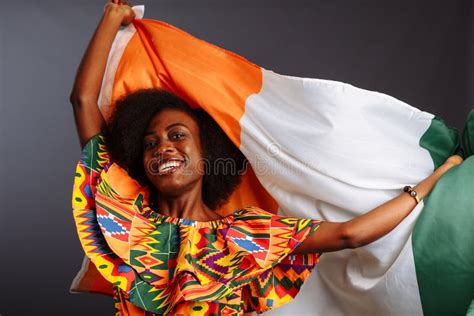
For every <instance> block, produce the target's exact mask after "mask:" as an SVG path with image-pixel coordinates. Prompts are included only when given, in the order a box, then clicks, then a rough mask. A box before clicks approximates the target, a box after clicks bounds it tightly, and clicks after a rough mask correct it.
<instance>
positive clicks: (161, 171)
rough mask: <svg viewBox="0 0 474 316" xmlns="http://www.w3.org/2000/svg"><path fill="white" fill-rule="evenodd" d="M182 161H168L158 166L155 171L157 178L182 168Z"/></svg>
mask: <svg viewBox="0 0 474 316" xmlns="http://www.w3.org/2000/svg"><path fill="white" fill-rule="evenodd" d="M184 163H185V161H184V159H169V160H166V161H164V162H162V163H160V164H159V165H158V168H157V171H158V173H157V174H158V175H159V176H163V175H169V174H172V173H175V172H176V171H178V170H179V169H182V167H184Z"/></svg>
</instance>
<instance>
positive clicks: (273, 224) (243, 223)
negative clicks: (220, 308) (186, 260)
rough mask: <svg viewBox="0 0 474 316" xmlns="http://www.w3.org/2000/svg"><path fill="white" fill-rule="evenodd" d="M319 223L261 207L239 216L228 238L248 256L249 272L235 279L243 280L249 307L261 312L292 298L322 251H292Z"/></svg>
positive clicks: (245, 302) (243, 291)
mask: <svg viewBox="0 0 474 316" xmlns="http://www.w3.org/2000/svg"><path fill="white" fill-rule="evenodd" d="M320 223H321V221H318V220H313V219H302V218H293V217H284V216H279V215H275V214H271V213H268V212H265V211H263V210H261V209H258V208H248V209H245V211H244V212H243V213H242V215H240V216H238V217H237V218H236V220H235V221H234V223H233V224H232V226H231V228H230V229H229V232H228V233H227V238H226V239H227V241H228V245H229V247H232V248H234V249H233V251H234V252H237V253H240V255H242V256H243V257H244V258H245V259H243V260H242V263H243V266H242V269H243V270H245V271H246V272H245V273H244V274H242V275H240V276H239V277H238V278H236V279H235V280H233V282H232V283H234V284H236V285H237V284H243V287H242V299H243V301H244V305H245V307H244V308H245V310H246V311H256V312H258V313H261V312H265V311H268V310H270V309H273V308H277V307H279V306H281V305H283V304H286V303H288V302H290V301H291V300H293V298H294V297H295V296H296V294H297V293H298V292H299V290H300V287H301V286H302V284H303V283H304V281H305V280H306V279H307V278H308V277H309V275H310V274H311V271H312V269H313V268H314V266H315V265H316V263H317V262H318V260H319V255H320V254H317V253H313V254H291V253H292V252H293V251H294V250H295V249H296V248H297V247H298V246H299V245H300V244H301V242H303V241H304V240H305V239H306V238H308V237H309V236H310V234H312V233H313V232H315V231H316V230H317V229H318V227H319V224H320ZM242 253H245V254H242ZM244 265H246V266H244Z"/></svg>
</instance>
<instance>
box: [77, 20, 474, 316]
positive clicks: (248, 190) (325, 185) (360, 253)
mask: <svg viewBox="0 0 474 316" xmlns="http://www.w3.org/2000/svg"><path fill="white" fill-rule="evenodd" d="M137 12H138V11H137ZM153 87H154V88H164V89H166V90H168V91H171V92H173V93H175V94H177V95H179V96H180V97H182V98H183V99H184V100H186V101H187V102H188V103H189V104H190V105H191V106H193V107H201V108H203V109H204V110H205V111H207V112H208V113H209V114H210V115H211V116H212V117H213V118H214V119H215V120H216V122H217V123H218V124H219V125H220V127H221V128H222V129H223V130H224V132H225V133H226V134H227V135H228V136H229V138H230V139H231V140H232V141H233V142H234V144H235V145H237V146H238V147H239V148H240V150H241V151H242V153H243V154H244V155H245V156H246V157H247V158H248V160H249V162H250V164H251V168H250V170H249V171H248V172H247V174H245V175H244V177H243V181H242V183H241V185H240V186H239V187H238V189H237V190H236V192H234V194H233V195H232V196H231V199H230V201H229V203H228V204H227V205H225V206H224V207H223V208H222V209H221V210H219V211H220V212H221V213H222V214H227V213H231V212H232V211H233V210H235V209H237V208H241V207H243V206H248V205H253V206H258V207H260V208H263V209H266V210H268V211H271V212H274V213H279V214H281V215H287V216H297V217H309V218H315V219H322V220H327V221H346V220H350V219H351V218H353V217H355V216H359V215H361V214H364V213H365V212H367V211H369V210H371V209H373V208H375V207H377V206H378V205H380V204H382V203H384V202H386V201H387V200H390V199H392V198H394V197H396V196H397V195H399V194H400V193H401V192H402V189H403V187H404V186H405V185H416V184H417V183H419V182H420V181H422V180H423V179H424V178H426V177H427V176H429V175H430V174H431V173H432V172H433V171H434V170H435V169H436V168H437V167H438V166H440V165H441V164H442V163H443V162H444V161H445V160H446V158H447V157H449V156H450V155H452V154H454V153H457V152H460V153H462V154H463V155H464V157H466V160H465V162H464V163H463V164H461V165H460V166H457V167H454V168H452V169H450V170H449V171H448V172H447V173H446V174H445V175H443V177H442V178H441V179H440V181H438V183H437V185H436V186H435V188H434V189H433V191H432V192H431V194H430V195H429V196H427V197H426V198H425V199H424V200H423V201H422V202H421V203H419V204H418V205H417V207H416V208H415V209H414V210H413V211H412V213H411V214H410V215H409V216H408V217H407V218H406V219H405V220H404V221H403V222H402V223H401V224H400V225H399V226H397V228H396V229H394V230H393V231H392V232H391V233H389V234H388V235H386V236H384V237H383V238H381V239H380V240H378V241H376V242H374V243H372V244H370V245H367V246H364V247H361V248H358V249H347V250H343V251H339V252H334V253H325V254H323V255H322V257H321V261H320V264H319V265H318V267H317V269H316V271H315V272H313V274H312V276H311V278H310V280H309V281H307V283H306V284H305V285H304V286H303V289H302V291H301V293H300V294H299V295H298V296H297V297H296V299H295V300H294V301H293V302H292V303H290V304H288V305H286V306H284V307H282V308H280V309H276V310H275V311H271V312H269V315H289V314H291V315H294V314H300V315H310V314H311V315H387V314H390V315H422V314H426V315H448V314H449V315H464V314H466V313H467V311H468V309H469V305H470V304H471V301H472V300H473V298H474V158H472V157H470V155H472V153H473V151H474V112H471V113H470V115H469V117H468V121H467V124H466V129H465V130H464V132H463V134H462V135H459V133H458V131H457V130H455V129H453V128H450V127H448V126H447V125H446V124H445V123H444V122H443V121H442V120H441V119H440V118H438V117H436V116H434V115H433V114H430V113H427V112H424V111H421V110H419V109H417V108H415V107H412V106H410V105H408V104H406V103H404V102H402V101H400V100H397V99H395V98H393V97H391V96H388V95H385V94H382V93H378V92H373V91H368V90H364V89H360V88H357V87H354V86H352V85H349V84H346V83H341V82H337V81H329V80H321V79H310V78H298V77H292V76H285V75H280V74H277V73H274V72H272V71H270V70H266V69H263V68H262V67H259V66H257V65H255V64H253V63H251V62H249V61H248V60H246V59H245V58H243V57H241V56H238V55H236V54H234V53H232V52H229V51H226V50H224V49H222V48H219V47H217V46H214V45H211V44H209V43H207V42H204V41H202V40H199V39H197V38H195V37H193V36H191V35H189V34H188V33H186V32H184V31H182V30H180V29H178V28H176V27H173V26H171V25H169V24H166V23H164V22H160V21H154V20H145V19H137V20H135V21H134V22H133V25H130V26H128V27H127V28H125V29H123V30H121V31H120V32H119V34H118V35H117V37H116V39H115V42H114V45H113V47H112V51H111V53H110V56H109V60H108V65H107V69H106V74H105V76H104V81H103V85H102V89H101V94H100V97H99V106H100V108H101V111H102V113H103V115H104V117H105V118H106V120H108V119H109V118H110V115H111V113H112V111H113V105H114V102H115V101H116V100H118V99H119V98H120V97H122V96H124V95H125V94H128V93H131V92H133V91H136V90H139V89H142V88H153ZM79 233H81V232H79ZM71 290H72V291H76V292H77V291H89V292H100V293H109V292H110V290H111V287H110V285H107V284H106V283H105V280H103V279H101V277H100V276H99V275H98V273H97V271H96V270H95V268H94V267H93V265H92V264H91V263H90V262H89V261H87V260H85V262H84V264H83V268H82V269H81V272H80V273H79V274H78V276H77V277H76V279H75V280H74V282H73V285H72V288H71Z"/></svg>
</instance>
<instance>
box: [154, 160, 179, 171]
mask: <svg viewBox="0 0 474 316" xmlns="http://www.w3.org/2000/svg"><path fill="white" fill-rule="evenodd" d="M180 165H181V161H176V160H175V161H168V162H165V163H163V164H161V165H160V167H159V169H158V171H159V172H163V171H167V170H169V169H171V168H174V167H179V166H180Z"/></svg>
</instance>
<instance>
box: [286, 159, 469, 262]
mask: <svg viewBox="0 0 474 316" xmlns="http://www.w3.org/2000/svg"><path fill="white" fill-rule="evenodd" d="M462 161H463V159H462V158H461V157H460V156H457V155H454V156H451V157H449V158H448V159H447V160H446V162H445V163H444V164H443V165H442V166H440V167H439V168H438V169H436V170H435V172H434V173H433V174H431V175H430V176H429V177H427V178H426V179H425V180H423V181H422V182H420V183H419V184H418V185H417V186H416V187H414V190H415V191H416V192H417V193H418V197H419V198H420V199H423V198H424V197H425V196H426V195H428V194H429V193H430V192H431V190H432V189H433V187H434V185H435V184H436V182H437V181H438V179H439V178H440V177H441V176H442V175H443V173H445V172H446V171H448V170H449V169H450V168H452V167H453V166H456V165H459V164H460V163H462ZM415 206H416V201H415V199H414V198H413V197H411V196H410V195H409V194H407V193H403V194H400V195H399V196H397V197H395V198H393V199H392V200H390V201H388V202H386V203H384V204H382V205H380V206H379V207H377V208H375V209H373V210H371V211H370V212H367V213H366V214H364V215H361V216H358V217H356V218H354V219H352V220H350V221H347V222H341V223H335V222H323V223H321V226H320V227H319V228H318V230H317V231H316V232H315V233H313V234H312V235H311V236H309V238H308V239H306V240H305V241H303V242H302V244H301V245H300V246H298V248H296V249H295V251H294V253H322V252H330V251H337V250H342V249H346V248H357V247H361V246H364V245H367V244H369V243H371V242H373V241H375V240H377V239H379V238H381V237H382V236H384V235H386V234H388V233H389V232H390V231H392V230H393V229H394V228H395V227H396V226H397V225H398V224H400V223H401V222H402V220H403V219H404V218H405V217H407V216H408V214H410V212H411V211H412V210H413V209H414V208H415Z"/></svg>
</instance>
